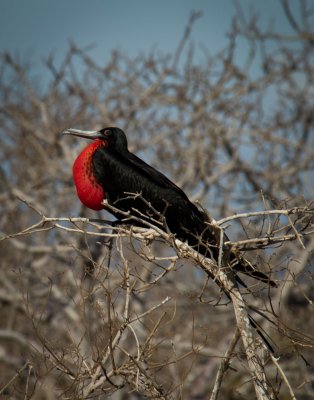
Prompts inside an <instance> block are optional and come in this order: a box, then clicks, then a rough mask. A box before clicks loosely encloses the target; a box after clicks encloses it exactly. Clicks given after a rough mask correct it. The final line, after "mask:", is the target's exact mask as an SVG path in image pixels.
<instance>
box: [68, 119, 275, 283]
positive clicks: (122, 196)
mask: <svg viewBox="0 0 314 400" xmlns="http://www.w3.org/2000/svg"><path fill="white" fill-rule="evenodd" d="M65 133H68V134H72V135H76V136H81V137H85V138H89V139H95V140H99V141H101V142H100V144H99V145H98V146H95V150H94V152H93V154H92V157H91V162H92V170H93V173H94V177H95V179H96V181H97V183H98V184H99V185H100V186H101V187H102V188H103V190H104V193H105V197H106V199H107V201H108V204H109V205H111V206H113V207H115V208H117V209H119V210H122V211H125V212H130V214H132V215H134V216H136V217H140V218H141V219H143V220H147V221H149V222H150V223H154V224H156V225H157V226H159V227H162V228H163V229H167V230H169V231H170V232H171V233H173V234H175V235H176V237H177V238H178V239H180V240H182V241H187V242H188V244H189V245H190V246H192V247H193V248H194V249H195V250H197V251H198V252H200V253H201V254H202V255H204V256H206V257H212V258H213V259H215V260H217V259H218V254H219V237H220V236H219V232H218V233H217V228H216V229H215V228H214V227H213V226H212V225H211V224H210V223H209V222H210V219H209V218H208V217H207V216H206V214H205V213H204V212H203V211H202V210H200V209H199V208H198V207H197V206H196V205H195V204H193V203H192V202H191V201H190V200H189V199H188V197H187V196H186V194H185V193H184V192H183V191H182V190H181V189H180V188H179V187H178V186H176V185H175V184H174V183H173V182H171V181H170V180H169V179H168V178H167V177H166V176H165V175H164V174H162V173H161V172H159V171H157V170H156V169H155V168H153V167H152V166H150V165H148V164H147V163H146V162H145V161H143V160H141V159H140V158H139V157H137V156H136V155H135V154H133V153H131V152H130V151H129V150H128V143H127V139H126V135H125V133H124V132H123V131H122V130H121V129H119V128H115V127H109V128H104V129H102V130H100V131H79V130H75V129H69V130H66V131H65ZM115 216H116V217H117V218H118V219H120V220H121V219H123V217H122V215H120V214H119V213H115ZM131 223H132V220H131ZM226 240H227V237H226V236H225V239H224V241H226ZM226 253H227V251H226ZM229 257H230V260H229V261H230V265H231V266H232V268H233V269H234V270H235V271H240V272H243V273H245V274H247V275H250V276H252V277H254V278H256V279H259V280H261V281H264V282H267V283H269V284H270V285H271V286H276V284H275V283H274V282H273V281H272V280H270V279H269V278H268V276H267V275H265V274H264V273H263V272H260V271H258V270H256V269H255V268H254V267H253V266H252V265H251V264H250V263H249V262H247V261H246V260H245V259H244V258H243V257H242V256H241V255H240V254H238V253H233V252H231V253H230V254H229ZM238 280H239V281H240V282H242V281H241V279H238Z"/></svg>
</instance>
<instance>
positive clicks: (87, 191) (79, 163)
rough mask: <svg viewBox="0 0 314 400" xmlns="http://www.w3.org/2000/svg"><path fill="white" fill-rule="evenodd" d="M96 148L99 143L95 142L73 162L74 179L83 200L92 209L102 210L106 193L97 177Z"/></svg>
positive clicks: (79, 195)
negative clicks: (94, 160) (95, 167)
mask: <svg viewBox="0 0 314 400" xmlns="http://www.w3.org/2000/svg"><path fill="white" fill-rule="evenodd" d="M96 149H97V143H96V142H93V143H91V144H90V145H89V146H87V147H86V148H85V149H84V150H83V151H82V152H81V153H80V155H79V156H78V157H77V159H76V160H75V162H74V164H73V179H74V183H75V186H76V191H77V195H78V197H79V199H80V200H81V202H82V203H83V204H84V205H85V206H86V207H88V208H91V209H92V210H101V209H102V208H103V205H102V204H101V203H102V201H103V200H104V199H105V197H106V194H105V191H104V189H103V187H102V186H101V185H99V183H98V182H97V181H96V178H95V171H94V166H93V162H92V161H93V155H94V152H95V150H96Z"/></svg>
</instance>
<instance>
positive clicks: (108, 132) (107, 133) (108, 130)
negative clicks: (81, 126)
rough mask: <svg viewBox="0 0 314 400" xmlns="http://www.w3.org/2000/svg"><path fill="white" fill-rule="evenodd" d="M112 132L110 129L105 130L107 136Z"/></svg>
mask: <svg viewBox="0 0 314 400" xmlns="http://www.w3.org/2000/svg"><path fill="white" fill-rule="evenodd" d="M111 134H112V132H111V130H110V129H106V130H105V131H104V135H105V136H110V135H111Z"/></svg>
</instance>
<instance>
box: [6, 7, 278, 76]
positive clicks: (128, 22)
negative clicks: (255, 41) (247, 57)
mask: <svg viewBox="0 0 314 400" xmlns="http://www.w3.org/2000/svg"><path fill="white" fill-rule="evenodd" d="M238 2H239V4H241V6H242V7H243V9H244V10H245V11H246V12H248V11H249V9H250V8H251V7H252V6H254V8H255V9H256V10H258V12H259V14H260V15H261V17H263V20H264V21H269V20H272V21H274V22H275V25H276V28H277V29H279V30H281V29H284V28H285V21H284V19H283V18H282V13H281V6H280V3H279V1H276V0H263V1H254V0H238ZM0 10H1V11H0V51H10V52H11V53H12V54H13V55H14V54H19V55H20V56H21V58H22V59H23V60H24V59H26V60H27V61H32V64H33V68H34V69H35V70H36V71H37V72H40V73H43V74H44V73H45V69H44V68H43V66H42V65H43V64H42V61H43V59H44V58H45V57H47V56H48V54H50V53H53V54H54V56H55V58H56V60H57V61H58V60H60V59H62V57H63V55H64V54H65V52H66V50H67V48H68V43H69V40H72V41H74V42H75V43H76V44H77V45H78V46H82V47H84V46H88V45H94V46H95V47H94V48H93V50H92V51H91V55H92V56H93V57H94V58H95V60H96V61H97V62H102V61H105V60H106V59H107V56H108V54H109V53H110V51H111V50H112V49H115V48H118V49H120V50H123V51H125V52H126V53H127V54H128V55H129V56H133V55H136V54H138V53H139V52H140V51H149V50H150V49H152V48H153V47H155V48H158V49H160V50H162V51H165V52H173V51H174V49H175V48H176V46H177V45H178V43H179V41H180V38H181V37H182V34H183V31H184V27H185V25H186V23H187V21H188V17H189V15H190V12H191V10H202V11H203V13H204V15H203V17H202V18H201V19H200V20H198V21H197V22H196V24H195V26H194V29H193V33H192V40H193V42H194V44H195V45H196V47H199V45H200V44H203V45H205V46H206V47H207V48H208V49H209V51H210V52H211V54H215V53H217V52H218V51H219V50H221V49H222V48H223V47H224V46H225V45H226V43H227V39H226V33H227V31H228V29H229V27H230V22H231V18H232V16H233V15H234V13H235V2H234V1H233V0H90V1H87V0H63V1H61V0H55V1H53V0H1V2H0ZM43 78H44V76H43Z"/></svg>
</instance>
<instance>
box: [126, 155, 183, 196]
mask: <svg viewBox="0 0 314 400" xmlns="http://www.w3.org/2000/svg"><path fill="white" fill-rule="evenodd" d="M127 161H128V162H129V163H130V164H131V165H132V166H133V167H135V168H136V169H137V170H138V171H139V172H140V173H141V174H144V175H145V176H146V177H147V178H149V180H150V181H151V182H154V183H155V184H156V185H158V186H160V187H162V188H165V189H172V190H175V191H176V192H177V193H179V194H180V195H181V196H182V197H183V198H184V199H186V200H188V197H187V195H186V194H185V193H184V192H183V190H182V189H180V188H179V187H178V186H177V185H176V184H175V183H173V182H171V180H170V179H168V178H167V177H166V176H165V175H164V174H163V173H161V172H159V171H157V170H156V169H155V168H153V167H152V166H150V165H149V164H147V163H146V162H145V161H143V160H142V159H141V158H139V157H137V156H136V155H135V154H133V153H128V155H127Z"/></svg>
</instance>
